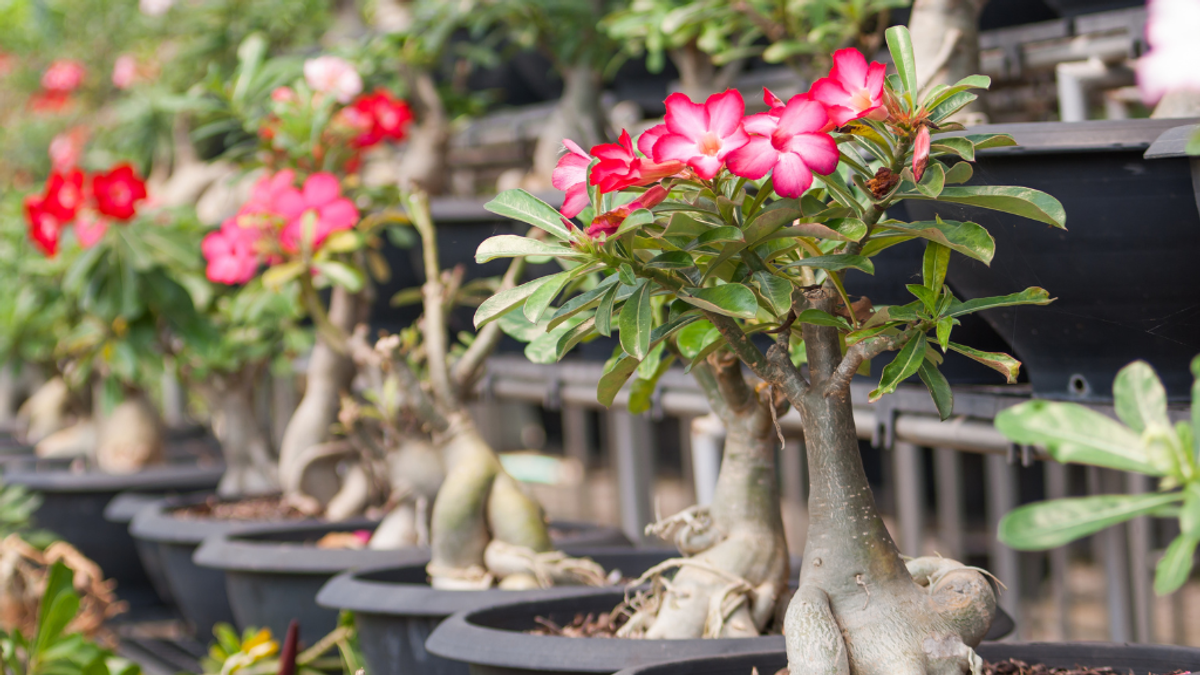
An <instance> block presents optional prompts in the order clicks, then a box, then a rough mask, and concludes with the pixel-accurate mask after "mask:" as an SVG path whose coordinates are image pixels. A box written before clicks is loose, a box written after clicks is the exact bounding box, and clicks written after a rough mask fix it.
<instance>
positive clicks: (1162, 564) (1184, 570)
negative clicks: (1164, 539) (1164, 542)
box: [1154, 534, 1200, 595]
mask: <svg viewBox="0 0 1200 675" xmlns="http://www.w3.org/2000/svg"><path fill="white" fill-rule="evenodd" d="M1197 544H1200V537H1195V536H1191V535H1187V534H1181V535H1179V536H1178V537H1175V539H1174V540H1173V541H1171V544H1170V545H1169V546H1167V550H1166V552H1165V553H1164V554H1163V557H1162V559H1161V560H1159V561H1158V567H1155V568H1154V592H1155V593H1157V594H1159V595H1167V594H1168V593H1173V592H1175V591H1177V590H1179V588H1180V587H1181V586H1183V584H1184V583H1186V582H1187V580H1188V577H1190V576H1191V575H1192V566H1193V565H1194V564H1195V559H1196V546H1197Z"/></svg>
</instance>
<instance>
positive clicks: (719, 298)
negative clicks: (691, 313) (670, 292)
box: [678, 284, 758, 319]
mask: <svg viewBox="0 0 1200 675" xmlns="http://www.w3.org/2000/svg"><path fill="white" fill-rule="evenodd" d="M678 295H679V299H680V300H683V301H684V302H686V303H688V304H690V305H695V306H696V307H699V308H700V309H703V310H707V311H710V312H716V313H717V314H724V315H726V316H732V317H737V318H741V319H753V318H755V317H756V316H757V315H758V298H756V297H754V291H751V290H750V289H749V288H746V287H745V286H743V285H742V284H723V285H721V286H714V287H711V288H688V289H684V290H682V291H680V292H679V294H678Z"/></svg>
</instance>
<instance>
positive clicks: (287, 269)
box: [262, 260, 304, 290]
mask: <svg viewBox="0 0 1200 675" xmlns="http://www.w3.org/2000/svg"><path fill="white" fill-rule="evenodd" d="M303 272H304V263H303V262H301V261H299V260H293V261H291V262H285V263H283V264H280V265H272V266H271V267H269V268H267V271H266V272H263V276H262V281H263V286H266V287H267V288H269V289H271V290H279V289H280V288H283V285H284V284H286V283H287V282H289V281H291V280H293V279H295V278H296V277H299V276H300V275H301V274H302V273H303Z"/></svg>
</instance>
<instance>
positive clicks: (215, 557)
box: [192, 518, 429, 575]
mask: <svg viewBox="0 0 1200 675" xmlns="http://www.w3.org/2000/svg"><path fill="white" fill-rule="evenodd" d="M378 525H379V521H378V520H370V519H367V518H353V519H350V520H345V521H341V522H336V523H330V522H313V521H299V522H288V523H272V524H269V525H253V526H249V527H245V528H239V529H237V530H230V531H228V532H215V533H213V534H210V535H209V536H207V537H205V538H204V541H203V542H202V543H201V544H200V548H198V549H196V552H195V553H194V554H193V555H192V562H194V563H196V564H197V565H199V566H201V567H209V568H213V569H219V570H224V571H226V572H251V573H263V574H285V575H313V574H317V575H332V574H337V573H339V572H344V571H346V570H350V569H359V568H363V567H370V566H374V565H385V564H389V563H390V564H393V565H394V564H397V563H405V564H407V563H411V564H421V565H424V564H426V563H428V562H429V549H428V548H427V547H420V546H407V547H404V548H399V549H380V550H376V549H366V548H364V549H347V548H342V549H325V548H317V547H316V546H313V545H311V544H308V543H305V542H303V541H295V540H278V539H269V538H267V537H268V536H269V535H278V534H284V535H287V534H291V535H300V536H304V535H313V537H314V538H319V537H320V536H321V535H324V534H328V533H330V532H353V531H355V530H372V531H373V530H374V529H375V528H376V527H377V526H378Z"/></svg>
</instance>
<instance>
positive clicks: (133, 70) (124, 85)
mask: <svg viewBox="0 0 1200 675" xmlns="http://www.w3.org/2000/svg"><path fill="white" fill-rule="evenodd" d="M135 80H137V59H135V58H133V57H132V56H130V55H129V54H122V55H120V56H118V57H117V60H116V61H115V62H114V63H113V71H112V83H113V86H114V87H116V88H117V89H128V88H130V87H132V86H133V83H134V81H135Z"/></svg>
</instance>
